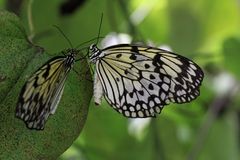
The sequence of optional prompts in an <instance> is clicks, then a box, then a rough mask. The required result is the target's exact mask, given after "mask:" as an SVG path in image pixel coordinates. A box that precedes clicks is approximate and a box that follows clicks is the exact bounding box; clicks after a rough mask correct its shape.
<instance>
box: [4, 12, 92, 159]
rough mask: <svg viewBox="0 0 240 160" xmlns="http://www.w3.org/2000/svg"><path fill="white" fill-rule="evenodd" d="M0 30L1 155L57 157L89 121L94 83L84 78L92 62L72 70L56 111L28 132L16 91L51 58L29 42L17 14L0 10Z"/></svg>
mask: <svg viewBox="0 0 240 160" xmlns="http://www.w3.org/2000/svg"><path fill="white" fill-rule="evenodd" d="M0 28H1V30H0V64H1V65H0V100H1V102H0V113H1V116H0V139H1V144H0V159H19V160H28V159H30V160H31V159H56V158H57V157H59V155H61V154H62V153H63V152H64V151H65V150H66V149H67V148H68V147H69V146H70V145H71V144H72V142H73V141H74V140H75V139H76V138H77V137H78V135H79V134H80V132H81V129H82V128H83V126H84V124H85V120H86V117H87V113H88V105H89V102H90V99H91V95H92V83H90V82H89V81H88V80H87V79H86V73H87V66H88V65H87V63H86V61H80V62H78V63H75V65H74V69H75V70H76V71H77V72H78V73H75V72H71V73H70V74H69V76H68V78H67V81H66V85H65V90H64V93H63V96H62V99H61V101H60V103H59V106H58V109H57V111H56V113H55V114H54V115H52V116H50V117H49V119H48V121H47V123H46V125H45V129H44V130H43V131H35V130H29V129H27V128H26V126H25V124H24V122H23V121H22V120H19V119H17V118H15V108H16V103H17V100H18V95H19V92H20V90H21V88H22V86H23V85H24V83H25V81H26V79H27V78H28V77H29V76H30V75H31V74H32V73H33V72H34V71H35V70H36V69H38V68H39V67H40V66H41V65H42V64H43V63H44V62H46V61H47V60H48V59H50V57H49V56H48V54H47V53H46V52H43V53H42V49H40V47H36V46H34V45H33V44H31V43H30V42H29V41H28V39H27V35H26V32H25V30H24V28H23V26H22V24H21V22H20V20H19V19H18V17H16V16H15V15H14V14H11V13H9V12H6V11H1V12H0ZM60 50H61V48H60ZM59 54H60V53H59ZM79 73H81V74H79ZM88 74H89V73H88Z"/></svg>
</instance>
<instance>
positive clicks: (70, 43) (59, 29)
mask: <svg viewBox="0 0 240 160" xmlns="http://www.w3.org/2000/svg"><path fill="white" fill-rule="evenodd" d="M53 27H55V28H57V30H58V31H59V32H60V33H61V34H62V35H63V37H64V38H65V39H66V40H67V41H68V43H69V45H70V47H71V48H73V45H72V42H71V41H70V39H69V38H68V37H67V36H66V35H65V34H64V33H63V31H62V30H61V28H59V27H58V26H56V25H53Z"/></svg>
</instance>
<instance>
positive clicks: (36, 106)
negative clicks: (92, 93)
mask: <svg viewBox="0 0 240 160" xmlns="http://www.w3.org/2000/svg"><path fill="white" fill-rule="evenodd" d="M78 52H79V51H78V50H76V49H67V50H65V51H63V54H64V55H65V56H57V57H54V58H52V59H50V60H49V61H47V62H46V63H45V64H44V65H43V66H42V67H40V68H39V69H38V70H37V71H36V72H35V73H33V75H32V76H31V77H30V78H29V79H28V80H27V82H26V83H25V84H24V86H23V88H22V90H21V93H20V95H19V99H18V103H17V107H16V117H17V118H19V119H22V120H23V121H24V122H25V124H26V126H27V127H28V128H30V129H37V130H42V129H44V125H45V123H46V121H47V119H48V117H49V115H50V114H54V113H55V111H56V109H57V106H58V103H59V101H60V99H61V96H62V93H63V90H64V84H65V81H66V78H67V75H68V73H69V71H70V70H71V68H72V66H73V64H74V62H75V56H76V54H77V53H78Z"/></svg>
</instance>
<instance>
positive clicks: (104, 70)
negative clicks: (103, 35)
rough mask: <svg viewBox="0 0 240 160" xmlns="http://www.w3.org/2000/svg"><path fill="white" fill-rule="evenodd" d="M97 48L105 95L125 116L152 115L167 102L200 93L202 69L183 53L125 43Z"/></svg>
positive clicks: (98, 70)
mask: <svg viewBox="0 0 240 160" xmlns="http://www.w3.org/2000/svg"><path fill="white" fill-rule="evenodd" d="M95 50H96V49H95ZM97 51H100V53H101V55H99V58H98V59H97V61H96V72H97V75H98V76H99V79H100V81H101V84H102V86H103V90H104V93H105V94H104V95H105V99H106V100H107V101H108V103H110V104H111V106H112V107H113V108H114V109H116V110H117V111H118V112H120V113H122V114H123V115H124V116H126V117H154V116H155V114H156V113H160V112H161V110H162V108H163V106H164V105H166V104H168V103H169V102H176V103H185V102H189V101H191V100H192V99H195V98H196V97H197V96H198V95H199V86H200V84H201V81H202V79H203V72H202V70H201V69H200V67H198V66H197V65H196V64H195V63H194V62H192V61H191V60H189V59H187V58H185V57H183V56H180V55H177V54H174V53H171V52H169V51H165V50H162V49H158V48H154V47H144V46H139V45H128V44H120V45H115V46H110V47H108V48H105V49H103V50H97ZM95 53H97V52H95Z"/></svg>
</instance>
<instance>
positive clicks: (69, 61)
mask: <svg viewBox="0 0 240 160" xmlns="http://www.w3.org/2000/svg"><path fill="white" fill-rule="evenodd" d="M65 53H66V55H67V56H66V60H65V65H66V66H72V65H73V63H74V62H75V59H76V55H77V54H78V53H79V50H77V49H67V50H66V51H65Z"/></svg>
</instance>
